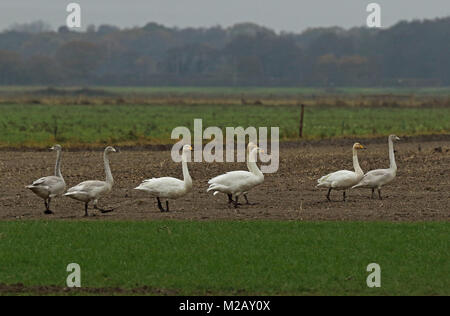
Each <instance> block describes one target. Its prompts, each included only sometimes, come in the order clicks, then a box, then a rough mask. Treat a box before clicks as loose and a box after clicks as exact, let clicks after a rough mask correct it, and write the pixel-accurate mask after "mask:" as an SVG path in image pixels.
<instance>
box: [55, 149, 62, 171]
mask: <svg viewBox="0 0 450 316" xmlns="http://www.w3.org/2000/svg"><path fill="white" fill-rule="evenodd" d="M55 176H57V177H59V178H62V177H63V176H62V174H61V150H58V151H57V152H56V165H55Z"/></svg>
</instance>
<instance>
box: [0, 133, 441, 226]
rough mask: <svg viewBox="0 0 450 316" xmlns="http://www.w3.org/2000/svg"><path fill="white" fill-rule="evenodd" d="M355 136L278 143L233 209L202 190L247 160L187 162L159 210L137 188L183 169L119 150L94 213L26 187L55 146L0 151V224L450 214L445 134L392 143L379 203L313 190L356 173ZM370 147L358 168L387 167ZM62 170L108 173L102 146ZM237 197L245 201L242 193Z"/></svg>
mask: <svg viewBox="0 0 450 316" xmlns="http://www.w3.org/2000/svg"><path fill="white" fill-rule="evenodd" d="M353 141H354V140H349V139H346V140H330V141H317V142H302V143H285V144H282V145H281V148H280V168H279V170H278V172H277V173H275V174H266V175H265V181H264V183H263V184H262V185H260V186H259V187H257V188H255V189H254V190H253V191H251V192H250V193H249V195H248V196H249V200H250V202H253V203H256V204H255V205H246V204H244V205H242V206H240V208H238V209H235V208H234V207H231V206H229V205H228V203H227V197H226V196H225V195H221V194H220V195H216V196H213V195H212V194H211V193H207V192H206V189H207V187H208V185H207V182H208V179H210V178H212V177H214V176H216V175H219V174H222V173H224V172H227V171H231V170H245V169H246V165H245V164H244V163H212V164H210V163H190V164H189V168H190V173H191V176H192V178H193V180H194V188H193V190H192V192H191V193H189V194H188V195H187V196H186V197H184V198H180V199H179V200H176V201H171V202H170V208H171V210H170V212H168V213H161V212H159V210H158V208H157V205H156V200H155V199H153V198H150V197H147V196H146V195H145V194H144V193H142V192H138V191H136V190H133V188H134V187H136V186H137V185H139V184H140V183H141V181H142V180H144V179H147V178H151V177H161V176H173V177H177V178H182V172H181V165H180V164H176V163H174V162H172V160H171V158H170V152H169V151H168V150H166V149H165V150H143V149H142V148H141V149H134V150H133V149H131V148H121V151H120V152H119V153H117V154H113V155H111V168H112V172H113V176H114V179H115V184H114V188H113V191H112V192H111V193H110V194H109V195H107V196H105V197H104V198H103V199H101V200H100V202H99V206H101V207H105V208H109V207H112V208H114V212H111V213H107V214H101V213H99V212H98V211H96V210H90V215H91V216H90V217H88V218H84V217H83V215H84V206H83V204H82V203H81V202H77V201H75V200H72V199H69V198H67V197H60V198H57V199H55V200H53V201H52V207H51V208H52V210H53V211H54V212H55V214H53V215H44V213H43V211H44V209H45V208H44V203H43V200H41V199H40V198H38V197H37V196H35V195H34V194H33V193H32V192H31V191H29V190H28V189H26V188H25V186H26V185H28V184H30V183H31V182H32V181H34V180H36V179H38V178H40V177H42V176H47V175H52V174H53V168H54V160H55V154H54V153H52V152H44V151H42V152H37V151H36V152H32V151H1V152H0V170H1V171H0V220H27V219H62V220H64V219H67V220H78V219H82V220H156V219H180V220H301V221H324V220H331V221H354V220H356V221H438V220H441V221H442V220H443V221H448V220H450V176H449V175H450V135H443V136H439V137H415V138H404V139H403V140H402V141H401V142H399V143H397V144H396V152H397V153H396V158H397V165H398V173H397V178H396V179H395V180H394V182H393V183H391V184H390V185H389V186H387V187H385V188H384V190H383V195H384V199H383V200H378V199H375V200H372V199H371V198H370V190H367V189H359V190H350V191H349V192H348V195H347V196H348V199H347V202H342V193H341V192H339V191H337V192H333V193H332V199H333V202H328V201H327V200H326V197H325V195H326V193H327V192H326V189H318V188H316V187H315V186H316V180H317V179H318V178H320V177H321V176H322V175H325V174H327V173H329V172H332V171H336V170H340V169H349V170H351V169H352V156H351V146H352V143H353ZM361 143H363V144H364V145H366V146H367V148H368V150H366V151H362V152H360V153H359V160H360V164H361V167H362V169H363V170H364V171H369V170H371V169H378V168H388V167H389V159H388V146H387V139H385V138H382V139H367V140H361ZM62 172H63V175H64V177H65V180H66V183H67V185H68V187H70V186H73V185H76V184H78V183H79V182H81V181H84V180H90V179H99V180H100V179H104V170H103V161H102V152H101V151H72V152H67V151H65V152H63V160H62ZM241 200H242V201H241V202H245V201H244V200H243V199H242V198H241Z"/></svg>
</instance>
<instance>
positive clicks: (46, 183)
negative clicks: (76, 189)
mask: <svg viewBox="0 0 450 316" xmlns="http://www.w3.org/2000/svg"><path fill="white" fill-rule="evenodd" d="M50 149H51V150H54V151H56V165H55V175H54V176H49V177H43V178H40V179H38V180H36V181H34V182H33V183H32V184H31V185H29V186H27V188H28V189H30V190H31V191H33V193H34V194H36V195H37V196H39V197H40V198H42V199H44V204H45V212H44V213H45V214H53V212H52V211H51V210H50V201H51V200H52V198H55V197H57V196H60V195H62V194H63V193H64V191H65V190H66V182H64V178H63V176H62V174H61V149H62V148H61V146H60V145H55V146H53V147H52V148H50Z"/></svg>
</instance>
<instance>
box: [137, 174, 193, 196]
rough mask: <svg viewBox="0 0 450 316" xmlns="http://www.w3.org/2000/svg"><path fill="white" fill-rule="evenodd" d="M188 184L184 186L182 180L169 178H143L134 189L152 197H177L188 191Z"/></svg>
mask: <svg viewBox="0 0 450 316" xmlns="http://www.w3.org/2000/svg"><path fill="white" fill-rule="evenodd" d="M190 188H191V187H190V186H186V185H185V183H184V181H182V180H179V179H176V178H171V177H163V178H152V179H148V180H144V181H143V182H142V183H141V184H140V185H139V186H138V187H137V188H135V189H136V190H140V191H144V192H146V193H148V194H150V195H151V196H153V197H160V198H165V199H173V200H175V199H178V198H180V197H182V196H184V195H185V194H186V193H188V192H189V190H190Z"/></svg>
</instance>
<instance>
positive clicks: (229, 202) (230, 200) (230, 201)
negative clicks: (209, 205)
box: [227, 194, 234, 204]
mask: <svg viewBox="0 0 450 316" xmlns="http://www.w3.org/2000/svg"><path fill="white" fill-rule="evenodd" d="M227 195H228V204H231V203H233V202H234V201H233V196H232V195H231V194H227Z"/></svg>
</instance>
